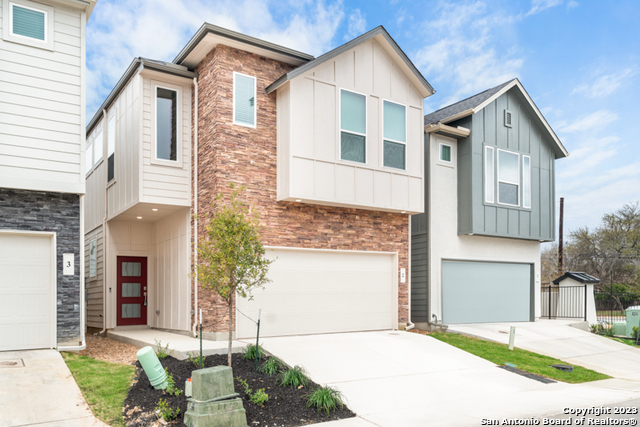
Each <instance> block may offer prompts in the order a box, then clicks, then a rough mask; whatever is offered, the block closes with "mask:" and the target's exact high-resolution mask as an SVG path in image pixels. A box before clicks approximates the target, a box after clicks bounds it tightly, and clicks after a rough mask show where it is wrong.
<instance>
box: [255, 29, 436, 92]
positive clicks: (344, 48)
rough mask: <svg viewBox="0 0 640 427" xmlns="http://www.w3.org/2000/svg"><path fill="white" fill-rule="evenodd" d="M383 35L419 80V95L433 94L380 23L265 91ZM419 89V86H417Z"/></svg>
mask: <svg viewBox="0 0 640 427" xmlns="http://www.w3.org/2000/svg"><path fill="white" fill-rule="evenodd" d="M377 36H380V37H383V38H384V39H385V40H386V41H387V42H388V43H389V45H390V46H391V48H392V49H393V50H394V51H395V53H396V54H398V56H399V57H400V58H401V59H402V61H403V63H404V65H405V66H406V68H407V71H409V72H410V73H412V74H413V75H414V76H415V78H416V80H417V81H418V82H419V84H420V86H422V88H423V90H422V91H420V93H421V95H422V96H423V98H426V97H427V96H430V95H433V94H434V93H435V92H436V91H435V90H434V89H433V87H432V86H431V85H430V84H429V82H428V81H427V79H425V78H424V76H423V75H422V73H420V71H418V69H417V68H416V66H415V65H413V62H411V60H410V59H409V58H408V57H407V55H406V54H405V53H404V52H403V51H402V49H400V46H398V44H397V43H396V42H395V40H393V38H392V37H391V36H390V35H389V33H388V32H387V30H385V29H384V27H383V26H382V25H380V26H378V27H376V28H374V29H373V30H371V31H368V32H366V33H364V34H363V35H361V36H360V37H356V38H355V39H353V40H351V41H349V42H347V43H345V44H343V45H342V46H340V47H337V48H335V49H333V50H331V51H329V52H327V53H325V54H323V55H320V56H319V57H317V58H316V59H314V60H312V61H309V62H307V63H306V64H304V65H301V66H299V67H298V68H295V69H293V70H291V71H289V72H288V73H286V74H284V75H283V76H282V77H280V78H279V79H278V80H276V81H275V82H273V83H272V84H271V85H269V86H267V88H266V91H267V93H271V92H273V91H274V90H276V89H278V88H279V87H280V86H282V85H283V84H284V83H286V82H287V81H289V80H291V79H293V78H295V77H297V76H299V75H301V74H303V73H305V72H307V71H309V70H311V69H312V68H315V67H317V66H318V65H320V64H322V63H324V62H327V61H329V60H330V59H333V58H335V57H336V56H338V55H340V54H341V53H344V52H346V51H347V50H349V49H351V48H354V47H355V46H358V45H359V44H361V43H364V42H366V41H367V40H370V39H372V38H374V37H377ZM418 90H419V88H418Z"/></svg>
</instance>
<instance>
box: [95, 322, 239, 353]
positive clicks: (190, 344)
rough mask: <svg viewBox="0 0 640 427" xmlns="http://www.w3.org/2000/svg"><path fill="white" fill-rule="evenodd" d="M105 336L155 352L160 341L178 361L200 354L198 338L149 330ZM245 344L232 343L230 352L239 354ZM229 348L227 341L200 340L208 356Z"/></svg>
mask: <svg viewBox="0 0 640 427" xmlns="http://www.w3.org/2000/svg"><path fill="white" fill-rule="evenodd" d="M107 336H108V337H109V338H111V339H113V340H116V341H121V342H125V343H127V344H132V345H135V346H136V347H140V348H142V347H146V346H148V345H150V346H151V347H153V349H154V350H157V346H156V340H157V341H160V345H161V346H162V347H165V346H166V345H169V349H170V350H173V352H172V353H171V356H173V357H175V358H176V359H178V360H185V359H186V358H187V357H188V356H189V355H188V353H190V352H192V353H197V354H199V353H200V340H199V339H198V338H193V337H189V336H186V335H181V334H174V333H171V332H163V331H158V330H156V329H151V328H146V327H142V328H136V329H133V328H132V329H116V330H112V331H109V332H108V333H107ZM246 345H247V343H244V342H240V341H233V344H232V352H239V351H241V350H242V349H243V348H244V347H246ZM228 348H229V342H228V341H209V340H202V354H204V355H205V356H210V355H212V354H227V350H228Z"/></svg>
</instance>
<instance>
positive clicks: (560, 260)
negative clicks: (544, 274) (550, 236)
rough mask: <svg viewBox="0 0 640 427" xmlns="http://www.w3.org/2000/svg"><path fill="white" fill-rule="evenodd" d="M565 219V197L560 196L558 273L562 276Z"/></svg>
mask: <svg viewBox="0 0 640 427" xmlns="http://www.w3.org/2000/svg"><path fill="white" fill-rule="evenodd" d="M563 219H564V197H560V233H559V243H558V275H560V276H562V273H563V271H564V269H563V267H562V258H563V240H562V222H563Z"/></svg>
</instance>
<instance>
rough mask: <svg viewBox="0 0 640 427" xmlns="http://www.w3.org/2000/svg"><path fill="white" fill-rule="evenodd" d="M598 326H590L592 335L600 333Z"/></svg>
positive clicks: (593, 324) (595, 324)
mask: <svg viewBox="0 0 640 427" xmlns="http://www.w3.org/2000/svg"><path fill="white" fill-rule="evenodd" d="M598 326H600V325H598V324H597V323H592V324H590V325H589V332H591V333H592V334H597V333H598Z"/></svg>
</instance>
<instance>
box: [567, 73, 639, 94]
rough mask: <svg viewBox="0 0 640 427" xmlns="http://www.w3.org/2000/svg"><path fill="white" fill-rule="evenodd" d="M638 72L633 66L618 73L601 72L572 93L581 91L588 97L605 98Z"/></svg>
mask: <svg viewBox="0 0 640 427" xmlns="http://www.w3.org/2000/svg"><path fill="white" fill-rule="evenodd" d="M635 74H636V70H634V69H633V68H626V69H624V70H622V71H620V72H618V73H613V74H600V75H597V76H596V77H594V78H593V79H591V80H590V81H589V82H588V83H583V84H581V85H578V86H576V87H575V88H574V89H573V91H572V92H571V94H572V95H573V94H576V93H581V94H583V95H585V96H586V97H588V98H604V97H605V96H608V95H611V94H612V93H613V92H615V91H616V90H618V89H619V88H620V87H621V86H622V85H623V84H624V83H626V82H627V81H628V80H629V79H630V78H631V77H633V76H634V75H635Z"/></svg>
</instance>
